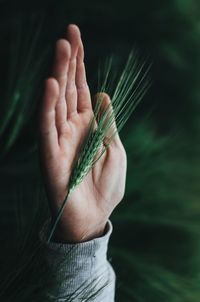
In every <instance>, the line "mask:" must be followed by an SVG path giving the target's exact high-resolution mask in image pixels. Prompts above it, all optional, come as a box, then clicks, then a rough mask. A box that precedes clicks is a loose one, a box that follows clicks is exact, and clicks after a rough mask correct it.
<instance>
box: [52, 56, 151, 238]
mask: <svg viewBox="0 0 200 302" xmlns="http://www.w3.org/2000/svg"><path fill="white" fill-rule="evenodd" d="M146 65H147V64H146V63H142V64H141V63H140V62H139V60H138V59H137V56H136V55H135V54H134V53H133V52H131V53H130V55H129V57H128V60H127V62H126V65H125V68H124V70H123V72H122V73H121V76H120V77H119V79H118V81H117V84H116V88H115V89H114V90H113V85H115V82H116V80H115V76H116V75H114V76H113V75H112V66H113V59H112V58H111V59H109V60H108V62H107V64H106V68H105V72H104V75H103V77H104V81H103V84H102V85H101V89H100V91H101V92H109V90H111V93H109V95H110V97H111V103H110V104H109V105H108V106H107V107H106V108H105V109H104V110H103V111H102V109H101V108H102V106H101V105H102V101H103V98H102V95H101V94H99V96H98V97H97V102H96V106H95V109H94V116H93V118H92V120H91V123H90V126H89V129H88V135H87V138H86V139H85V142H84V144H83V147H82V151H81V152H80V156H79V158H78V160H77V162H76V163H75V166H74V168H73V171H72V174H71V177H70V181H69V185H68V193H67V195H66V197H65V199H64V201H63V203H62V206H61V207H60V209H59V211H58V215H57V217H56V220H55V222H54V224H53V226H52V229H51V231H50V234H49V237H48V242H50V240H51V238H52V236H53V234H54V231H55V229H56V226H57V224H58V222H59V220H60V218H61V216H62V213H63V211H64V208H65V205H66V202H67V200H68V197H69V195H70V194H71V193H72V192H73V191H74V190H75V188H76V187H77V186H78V185H79V184H80V183H81V182H82V181H83V179H84V178H85V176H86V175H87V174H88V173H89V172H90V171H91V169H92V168H93V166H94V164H95V163H96V162H97V161H98V160H99V159H100V157H101V156H102V155H103V153H104V152H105V151H106V148H107V147H108V146H109V144H110V143H111V142H112V139H113V137H114V136H115V134H116V133H117V132H119V131H120V130H121V129H122V127H123V126H124V124H125V123H126V121H127V120H128V118H129V117H130V115H131V114H132V112H133V111H134V109H135V108H136V106H137V105H138V103H139V102H140V101H141V100H142V98H143V97H144V95H145V93H146V91H147V90H148V89H149V87H150V85H151V82H150V79H149V69H150V65H148V66H147V67H146ZM99 78H100V75H99ZM96 121H98V124H97V125H96ZM115 123H116V125H117V128H116V127H112V126H113V124H115ZM94 125H96V129H95V130H94ZM111 129H116V130H113V131H110V130H111ZM108 131H109V137H108V136H107V134H108ZM105 137H106V140H107V144H106V146H105V145H104V144H103V141H104V139H105Z"/></svg>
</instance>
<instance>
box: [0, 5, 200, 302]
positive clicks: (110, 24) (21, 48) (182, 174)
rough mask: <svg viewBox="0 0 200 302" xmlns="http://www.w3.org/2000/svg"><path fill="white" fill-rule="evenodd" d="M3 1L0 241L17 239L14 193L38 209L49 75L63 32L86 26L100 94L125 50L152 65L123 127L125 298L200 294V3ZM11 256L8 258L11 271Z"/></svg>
mask: <svg viewBox="0 0 200 302" xmlns="http://www.w3.org/2000/svg"><path fill="white" fill-rule="evenodd" d="M0 6H1V9H0V16H1V28H0V32H1V36H2V39H1V50H0V52H1V59H2V60H1V75H0V89H1V101H0V102H1V103H0V106H1V107H0V108H1V110H0V118H1V123H0V134H1V138H0V141H1V144H0V151H1V153H0V158H1V161H0V165H1V175H0V177H1V183H0V192H1V200H2V201H1V233H2V234H1V239H0V240H1V243H2V245H1V246H5V245H6V242H7V244H8V243H9V244H11V242H13V244H15V242H16V241H13V233H14V232H15V230H16V227H15V226H16V219H15V210H14V209H15V204H16V200H17V199H20V200H22V201H23V202H22V205H23V206H22V208H23V210H22V213H23V215H24V216H25V215H28V214H27V213H28V211H29V212H30V213H31V214H33V213H34V209H35V200H36V199H37V198H35V199H34V198H33V197H34V196H35V194H33V192H36V191H37V190H38V188H40V187H42V181H41V176H40V171H39V165H38V151H37V131H36V129H37V107H38V106H39V100H40V95H41V88H42V84H43V79H44V78H45V76H46V75H47V74H48V72H49V69H50V66H51V61H52V53H53V45H54V43H55V40H56V39H57V38H58V37H60V36H62V35H63V32H64V29H65V28H66V25H67V24H68V23H71V22H73V23H77V24H78V25H79V26H80V28H81V31H82V36H83V40H84V43H85V53H86V65H87V70H88V79H89V83H90V87H91V90H92V91H93V92H95V90H96V82H95V79H94V78H95V77H94V74H95V73H96V71H97V70H98V62H99V59H100V58H104V57H106V56H107V55H109V54H111V53H116V52H117V53H118V54H119V55H120V56H121V57H122V58H125V57H126V56H127V53H129V51H130V49H131V48H132V47H133V46H137V48H138V49H139V51H140V53H141V56H147V55H148V56H149V58H150V60H152V61H153V68H152V78H153V82H154V84H153V87H152V89H151V91H150V92H149V93H148V95H147V96H146V97H145V100H144V101H143V102H142V103H141V104H140V106H139V107H138V109H137V111H136V113H135V114H134V115H133V117H132V119H131V120H130V121H129V123H128V125H127V127H126V128H125V129H124V130H123V132H122V134H121V137H122V139H123V142H124V144H125V146H126V150H127V155H128V177H127V192H126V196H125V198H124V201H122V203H121V204H120V205H119V206H118V207H117V209H116V210H115V211H114V213H113V215H112V221H113V224H114V232H113V235H112V238H111V245H110V251H109V257H110V259H111V262H112V265H113V266H114V269H115V271H116V274H117V289H116V301H120V302H121V301H123V302H132V301H137V302H141V301H145V302H146V301H148V302H151V301H154V302H156V301H161V300H162V301H170V302H179V301H180V302H196V301H197V302H198V301H199V299H200V285H199V284H200V256H199V255H200V241H199V237H200V236H199V235H200V234H199V230H200V228H199V227H200V205H199V196H200V192H199V190H200V189H199V181H200V175H199V174H200V169H199V161H200V158H199V151H200V150H199V148H200V146H199V130H200V122H199V121H200V119H199V114H200V107H199V97H200V90H199V72H200V71H199V70H200V56H199V52H200V3H199V2H198V1H195V0H170V1H169V0H168V1H157V0H151V1H147V0H141V1H139V2H138V1H130V0H124V1H114V0H111V1H105V0H102V1H91V0H85V1H82V2H81V1H77V2H75V1H66V0H65V1H64V0H62V1H59V4H58V1H55V0H54V1H47V0H45V1H44V0H43V1H34V2H33V1H29V2H27V1H26V2H25V1H24V0H20V1H15V2H14V1H11V0H1V1H0ZM19 187H20V188H23V196H22V197H20V195H19V191H20V192H21V190H19ZM16 196H17V197H16ZM27 200H29V203H28V204H29V207H28V209H27V207H26V205H27ZM42 200H43V198H42V199H41V202H42ZM43 203H44V204H45V202H44V201H43ZM28 221H29V222H31V221H32V220H31V219H29V220H28ZM27 223H28V222H27ZM27 223H25V224H24V225H23V227H22V228H24V229H26V228H27V227H26V225H27ZM39 226H40V223H39V222H38V227H37V228H34V230H35V232H36V231H38V230H39ZM36 233H37V232H36ZM32 238H33V239H34V237H32ZM8 246H10V245H8ZM8 250H10V248H9V249H8ZM13 250H14V249H13ZM27 255H28V253H27ZM29 256H30V255H29ZM12 257H13V255H11V254H10V253H7V252H6V253H5V256H4V257H2V258H1V259H4V261H3V263H1V267H3V265H4V266H5V267H6V268H7V272H8V273H9V269H8V268H9V267H10V264H12V263H13V262H12V261H10V259H11V258H12ZM19 258H20V259H21V260H22V261H25V260H23V257H22V256H21V257H19ZM24 259H25V258H24ZM3 271H5V269H4V270H2V272H3ZM23 272H24V271H23V270H22V271H21V273H20V274H21V275H20V276H22V275H23V274H22V273H23ZM2 276H3V275H1V278H2ZM23 278H24V277H23ZM18 280H20V278H19V279H18ZM27 284H28V283H27ZM29 284H31V279H30V283H29ZM22 292H23V294H24V295H25V294H26V292H25V291H22Z"/></svg>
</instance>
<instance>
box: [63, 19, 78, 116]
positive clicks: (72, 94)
mask: <svg viewBox="0 0 200 302" xmlns="http://www.w3.org/2000/svg"><path fill="white" fill-rule="evenodd" d="M67 39H68V41H69V43H70V45H71V58H70V63H69V71H68V79H67V87H66V102H67V118H70V117H71V115H73V114H74V113H76V112H77V90H76V85H75V76H76V57H77V53H78V48H79V45H80V41H81V40H80V31H79V29H78V27H77V26H76V25H72V24H71V25H69V26H68V31H67Z"/></svg>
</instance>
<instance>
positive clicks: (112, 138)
mask: <svg viewBox="0 0 200 302" xmlns="http://www.w3.org/2000/svg"><path fill="white" fill-rule="evenodd" d="M94 104H95V108H97V117H96V121H97V124H100V123H101V124H102V127H103V128H104V127H105V128H107V129H106V133H105V138H104V145H105V146H106V145H108V144H110V143H111V142H112V144H117V145H119V144H120V145H121V140H120V137H119V133H118V130H117V125H116V121H115V116H114V111H113V106H112V102H111V99H110V97H109V95H108V94H107V93H104V92H100V93H97V94H96V95H95V97H94Z"/></svg>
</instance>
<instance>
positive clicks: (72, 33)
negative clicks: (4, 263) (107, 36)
mask: <svg viewBox="0 0 200 302" xmlns="http://www.w3.org/2000/svg"><path fill="white" fill-rule="evenodd" d="M102 97H103V102H102V106H107V105H108V104H109V103H110V99H109V97H108V95H106V94H102ZM93 115H94V113H93V109H92V102H91V97H90V91H89V88H88V84H87V80H86V74H85V66H84V49H83V43H82V40H81V35H80V31H79V29H78V27H77V26H76V25H69V26H68V30H67V39H61V40H59V41H58V42H57V44H56V51H55V59H54V65H53V73H52V77H51V78H49V79H47V81H46V85H45V89H44V96H43V101H42V104H41V110H40V122H39V125H40V153H41V166H42V171H43V175H44V182H45V187H46V192H47V196H48V200H49V205H50V210H51V213H52V216H53V217H55V216H56V213H57V212H58V210H59V208H60V206H61V205H62V203H63V200H64V198H65V196H66V195H67V192H68V184H69V179H70V175H71V173H72V169H73V165H74V162H75V160H76V159H77V158H78V156H79V154H80V148H81V145H82V143H83V142H84V139H85V137H86V135H87V132H88V129H89V126H90V122H91V119H92V117H93ZM112 127H115V126H112ZM126 164H127V163H126V152H125V150H124V147H123V145H122V143H121V140H120V138H119V136H118V134H116V135H115V137H114V139H113V141H112V143H111V144H110V145H109V147H108V148H107V149H106V152H105V153H104V155H103V156H102V157H101V158H100V160H98V161H97V163H96V164H95V165H94V167H93V169H92V170H91V171H90V172H89V173H88V175H87V176H86V177H85V178H84V180H83V181H82V183H81V184H79V185H78V186H77V188H76V189H75V190H74V191H73V192H72V194H71V195H70V196H69V198H68V201H67V204H66V206H65V209H64V212H63V214H62V217H61V219H60V221H59V224H58V226H57V229H56V232H55V237H54V238H55V239H56V241H62V242H81V241H86V240H90V239H92V238H95V237H98V236H101V235H102V234H103V232H104V229H105V225H106V222H107V220H108V218H109V216H110V214H111V213H112V211H113V209H114V208H115V207H116V206H117V204H118V203H119V202H120V201H121V200H122V198H123V195H124V190H125V179H126Z"/></svg>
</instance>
